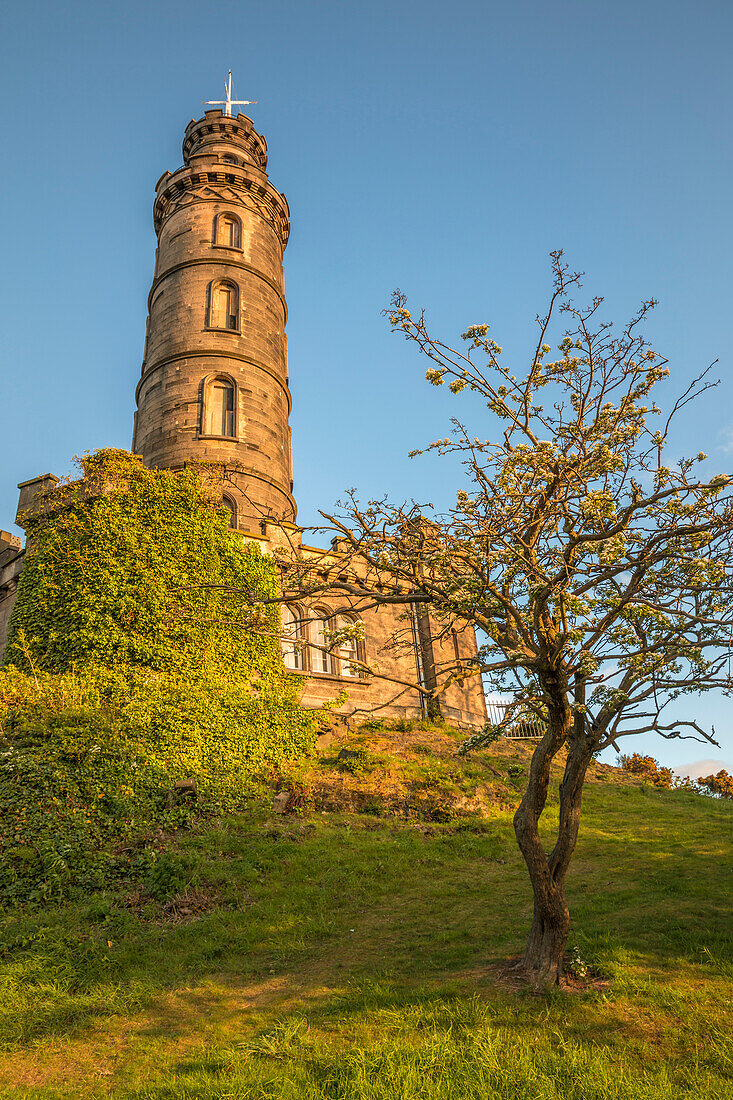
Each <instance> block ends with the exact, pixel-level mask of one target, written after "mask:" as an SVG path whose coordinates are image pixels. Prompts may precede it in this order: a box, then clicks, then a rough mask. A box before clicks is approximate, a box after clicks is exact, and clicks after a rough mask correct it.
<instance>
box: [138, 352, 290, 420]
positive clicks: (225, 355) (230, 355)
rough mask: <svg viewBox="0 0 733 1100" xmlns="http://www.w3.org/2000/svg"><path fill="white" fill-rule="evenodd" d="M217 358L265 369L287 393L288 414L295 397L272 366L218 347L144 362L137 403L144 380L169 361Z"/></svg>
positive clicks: (179, 353) (178, 353) (177, 353)
mask: <svg viewBox="0 0 733 1100" xmlns="http://www.w3.org/2000/svg"><path fill="white" fill-rule="evenodd" d="M202 357H203V358H216V359H236V360H238V361H239V362H240V363H249V364H250V366H252V367H256V368H257V369H258V370H261V371H263V372H264V373H265V374H267V375H269V376H270V378H272V379H273V380H274V381H275V382H277V384H278V386H279V387H280V389H281V390H282V391H283V393H284V394H285V398H286V400H287V403H288V415H289V414H290V410H291V409H292V407H293V398H292V395H291V393H290V390H289V389H288V385H287V382H284V381H283V380H282V378H280V377H279V375H277V374H276V373H275V372H274V371H273V370H271V368H270V367H267V366H265V364H264V363H262V362H260V360H258V359H253V358H252V356H251V355H242V354H241V353H240V352H236V351H218V350H217V349H216V348H200V349H198V350H197V351H193V350H192V351H179V352H176V353H175V355H166V356H164V357H163V358H162V359H158V360H157V362H155V363H153V364H152V366H150V367H147V368H146V367H145V365H144V364H143V372H142V375H141V378H140V381H139V382H138V384H137V386H136V387H135V404H136V405H138V406H139V405H140V388H141V386H142V384H143V382H147V380H148V379H149V378H150V376H151V375H152V374H154V373H155V372H156V371H157V370H159V369H160V367H164V366H166V365H167V364H168V363H175V361H176V360H177V359H201V358H202Z"/></svg>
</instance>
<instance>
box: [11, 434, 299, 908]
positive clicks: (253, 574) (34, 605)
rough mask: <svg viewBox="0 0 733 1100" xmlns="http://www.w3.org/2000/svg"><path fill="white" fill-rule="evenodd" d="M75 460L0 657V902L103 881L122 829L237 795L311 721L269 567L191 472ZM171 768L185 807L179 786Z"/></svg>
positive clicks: (35, 543)
mask: <svg viewBox="0 0 733 1100" xmlns="http://www.w3.org/2000/svg"><path fill="white" fill-rule="evenodd" d="M82 471H83V474H84V479H83V480H82V481H79V482H71V483H69V484H67V485H63V486H60V487H59V488H57V489H54V490H53V491H52V492H50V493H48V494H46V495H45V497H44V501H43V504H44V508H43V512H42V514H40V515H38V516H36V517H29V518H28V521H27V522H28V527H27V530H28V543H29V546H30V552H29V553H28V555H27V558H26V565H25V568H24V570H23V573H22V574H21V578H20V583H19V586H18V599H17V603H16V606H15V610H14V614H13V618H12V621H11V625H10V637H9V643H8V646H7V649H6V652H5V656H4V660H3V666H4V667H3V668H2V669H0V726H1V731H2V741H3V744H2V745H1V746H0V748H1V749H2V756H0V817H1V818H2V820H3V823H4V828H3V830H2V833H0V897H3V896H4V897H5V898H6V899H12V900H13V901H16V902H17V901H21V900H23V899H28V900H30V901H36V902H37V901H43V900H45V899H46V898H48V897H51V896H54V895H59V894H68V893H70V892H74V891H79V890H82V891H86V890H87V889H96V888H98V887H99V885H100V884H101V883H102V882H103V881H105V879H106V878H108V877H109V875H110V874H113V873H114V874H124V871H125V864H126V861H130V860H132V859H133V856H132V855H126V854H125V853H126V847H125V844H126V842H128V841H129V840H130V838H134V837H139V836H140V835H143V836H144V834H145V831H146V830H150V828H151V827H152V826H153V825H156V826H159V825H160V824H163V825H165V826H171V827H172V826H175V825H176V824H179V823H181V822H182V821H184V820H185V819H186V818H187V817H188V816H190V815H191V814H192V813H194V812H195V813H197V814H200V813H203V812H211V813H218V812H221V811H222V810H226V809H233V808H236V807H237V806H239V805H241V803H242V802H243V800H245V799H246V798H247V796H248V795H249V794H250V793H251V791H252V789H253V785H254V784H256V782H257V777H258V776H262V775H263V774H264V773H266V772H267V771H268V770H271V769H272V768H273V767H275V766H277V765H280V764H282V763H284V762H285V761H286V760H288V759H293V758H296V757H298V756H301V755H303V754H304V753H305V752H308V751H309V750H310V749H311V748H312V746H313V743H314V739H315V728H316V725H317V720H318V716H317V715H316V714H314V713H313V712H310V711H305V710H303V709H302V708H301V707H300V706H299V705H298V693H299V690H300V687H301V682H300V680H299V679H298V678H297V677H295V676H293V675H292V674H291V673H289V672H288V671H287V670H286V669H285V667H284V665H283V662H282V657H281V654H280V647H279V641H278V630H279V619H278V610H277V606H276V605H274V604H267V603H264V602H263V601H265V600H267V599H268V598H271V597H272V596H273V595H275V594H276V591H277V574H276V570H275V567H274V565H273V563H272V561H271V560H270V559H268V558H267V557H266V556H265V555H263V554H262V553H261V551H260V549H259V547H258V546H257V544H243V542H242V540H241V537H240V536H239V535H237V533H236V532H232V531H230V530H229V529H228V526H227V515H226V512H225V511H224V510H223V509H222V508H221V507H220V506H219V507H217V506H216V503H215V499H211V497H210V496H209V495H208V494H207V492H206V491H205V490H204V488H203V487H202V481H201V478H200V477H199V475H198V474H197V473H196V472H195V471H190V470H185V471H183V472H182V473H171V472H169V471H160V470H149V469H146V468H145V467H143V466H142V465H141V464H140V462H139V461H138V460H137V459H136V458H135V457H134V456H133V455H129V454H127V453H126V452H119V451H102V452H97V453H96V454H94V455H91V456H87V457H85V459H83V460H82ZM212 585H213V586H214V587H208V586H212ZM179 779H194V780H195V781H196V785H197V797H196V800H195V803H189V802H186V801H182V802H179V801H177V800H176V799H175V798H172V797H171V788H172V786H173V784H174V783H175V781H176V780H179ZM128 846H129V845H128ZM133 848H134V845H133Z"/></svg>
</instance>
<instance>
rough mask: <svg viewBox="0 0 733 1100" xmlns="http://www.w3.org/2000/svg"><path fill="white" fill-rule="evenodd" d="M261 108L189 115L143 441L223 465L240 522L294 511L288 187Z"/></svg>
mask: <svg viewBox="0 0 733 1100" xmlns="http://www.w3.org/2000/svg"><path fill="white" fill-rule="evenodd" d="M266 167H267V144H266V142H265V139H264V137H262V136H261V135H260V134H258V133H257V132H256V131H255V129H254V127H253V125H252V122H251V120H250V119H249V118H247V117H246V116H245V115H243V114H239V115H238V116H237V117H236V118H234V117H231V116H230V115H228V114H226V113H222V112H221V111H219V110H212V111H207V112H206V114H205V116H204V117H203V118H202V119H200V120H199V121H198V122H194V121H192V122H190V123H189V125H188V127H187V128H186V134H185V137H184V140H183V167H182V168H179V169H178V170H177V171H176V172H173V173H170V172H165V173H164V175H162V176H161V178H160V180H159V181H158V183H157V185H156V199H155V204H154V209H153V216H154V223H155V231H156V233H157V235H158V248H157V252H156V258H155V274H154V277H153V285H152V287H151V290H150V296H149V298H148V321H147V330H146V337H145V351H144V355H143V365H142V376H141V378H140V382H139V384H138V387H137V392H136V397H137V413H136V414H135V429H134V433H133V442H132V449H133V451H135V452H136V453H137V454H139V455H141V456H142V458H143V461H144V462H145V464H146V465H148V466H158V467H168V468H170V469H180V468H181V467H183V466H184V465H185V464H186V463H189V462H200V461H205V462H214V463H219V464H221V465H222V466H223V467H224V469H225V497H224V501H225V504H227V506H228V507H229V508H230V509H231V511H232V525H233V526H236V527H238V528H240V529H242V530H248V531H252V532H253V533H259V532H260V530H261V529H262V523H263V521H264V520H265V519H267V518H270V519H274V520H284V521H290V522H292V521H294V520H295V514H296V507H295V500H294V499H293V495H292V487H293V482H292V448H291V436H290V427H289V424H288V416H289V413H290V406H291V398H290V391H289V389H288V356H287V337H286V335H285V321H286V318H287V306H286V302H285V295H284V291H283V252H284V249H285V245H286V244H287V240H288V233H289V230H290V216H289V210H288V204H287V202H286V200H285V197H284V196H283V195H281V194H280V193H279V192H278V191H276V190H275V188H274V187H273V186H272V184H271V183H270V181H269V179H268V177H267V172H266V171H265V169H266Z"/></svg>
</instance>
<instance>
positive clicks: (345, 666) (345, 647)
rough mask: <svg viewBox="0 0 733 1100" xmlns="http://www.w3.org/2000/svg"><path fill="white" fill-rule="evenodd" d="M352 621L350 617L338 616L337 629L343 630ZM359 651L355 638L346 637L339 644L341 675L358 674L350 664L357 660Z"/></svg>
mask: <svg viewBox="0 0 733 1100" xmlns="http://www.w3.org/2000/svg"><path fill="white" fill-rule="evenodd" d="M353 625H354V622H353V620H351V619H346V618H339V621H338V627H339V630H343V629H344V628H345V627H347V626H353ZM358 657H359V653H358V649H357V644H356V639H355V638H347V639H346V640H345V641H344V642H342V643H341V645H340V646H339V658H340V660H341V675H342V676H358V675H359V672H358V669H355V668H354V667H353V665H352V661H356V660H358Z"/></svg>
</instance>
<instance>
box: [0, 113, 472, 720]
mask: <svg viewBox="0 0 733 1100" xmlns="http://www.w3.org/2000/svg"><path fill="white" fill-rule="evenodd" d="M266 169H267V145H266V142H265V139H264V137H263V136H262V135H260V134H258V133H257V132H256V130H255V129H254V126H253V124H252V122H251V120H250V119H249V118H247V117H246V116H245V115H243V114H238V115H237V116H233V115H232V113H231V107H230V106H229V104H227V105H226V107H225V110H224V111H220V110H209V111H207V112H206V113H205V115H204V117H203V118H201V119H199V120H198V121H192V122H190V123H189V125H188V127H187V128H186V132H185V136H184V139H183V165H182V167H180V168H178V169H177V170H176V171H175V172H172V173H171V172H165V173H164V174H163V175H162V176H161V177H160V179H159V180H158V183H157V185H156V198H155V202H154V207H153V219H154V224H155V230H156V234H157V238H158V247H157V250H156V256H155V269H154V274H153V283H152V287H151V290H150V295H149V298H148V319H147V328H146V335H145V349H144V353H143V364H142V372H141V377H140V381H139V383H138V386H137V391H136V399H137V412H136V414H135V423H134V431H133V441H132V449H133V451H134V452H135V453H137V454H139V455H140V456H141V458H142V460H143V462H144V463H145V464H146V465H150V466H155V467H165V468H169V469H174V470H175V469H182V468H183V467H184V466H186V465H187V464H196V465H197V466H200V464H202V463H204V464H211V467H210V468H211V470H212V471H216V472H217V482H218V484H220V485H221V487H222V502H223V504H224V505H225V506H226V507H227V508H228V510H229V512H230V514H231V526H232V527H233V528H235V529H236V530H238V531H239V532H241V534H242V538H243V539H245V540H256V541H258V542H259V543H260V545H261V546H262V547H263V549H264V550H265V551H266V552H267V551H268V550H271V549H273V548H274V547H276V546H283V545H285V544H287V545H289V546H291V547H292V546H295V547H296V548H297V550H298V552H299V553H300V554H302V555H304V556H306V557H307V556H312V557H313V558H314V559H317V560H318V562H319V566H322V565H323V563H324V562H325V563H326V567H327V568H338V558H339V555H338V552H337V550H333V551H331V550H329V551H327V552H326V551H323V550H319V549H318V548H317V547H309V546H307V545H304V544H303V542H302V532H301V530H300V528H298V526H297V522H296V518H297V515H296V503H295V500H294V497H293V471H292V447H291V431H290V425H289V414H290V410H291V406H292V400H291V395H290V390H289V388H288V347H287V336H286V334H285V325H286V320H287V303H286V300H285V294H284V283H283V254H284V250H285V246H286V244H287V240H288V233H289V229H290V214H289V209H288V204H287V202H286V200H285V198H284V196H283V195H281V194H280V193H279V192H278V191H277V190H276V189H275V187H273V185H272V183H271V182H270V180H269V178H268V175H267V171H266ZM50 476H51V475H45V476H44V478H40V479H34V481H33V482H27V483H24V484H23V486H22V487H21V494H22V498H21V505H22V507H19V511H22V510H23V508H26V507H27V506H28V502H29V497H30V496H32V493H33V491H34V489H40V488H43V487H45V485H47V484H48V482H47V478H49V477H50ZM4 545H5V544H0V547H2V546H4ZM3 555H9V557H8V558H7V560H8V565H7V566H6V569H8V570H10V572H9V573H8V577H9V578H10V574H11V573H12V574H13V579H12V581H11V580H10V579H9V580H8V586H7V589H5V590H4V589H2V588H0V601H2V600H3V592H4V591H5V592H6V595H5V598H4V601H3V602H0V630H2V624H3V615H4V613H3V609H4V608H7V607H8V606H9V605H10V604H11V603H12V586H13V585H14V583H15V578H17V572H18V570H19V568H20V563H21V562H22V558H21V557H20V551H19V547H13V548H12V552H11V548H10V547H8V549H7V550H2V552H1V553H0V569H2V568H3V561H4V560H5V558H4V556H3ZM13 555H15V557H13ZM13 570H15V572H14V573H13ZM2 576H3V574H0V585H1V584H2ZM5 617H6V616H5ZM350 617H352V618H353V616H351V615H350V612H349V609H348V607H344V605H343V601H340V602H339V605H338V607H337V606H336V604H334V603H333V601H331V602H330V603H329V601H328V600H320V599H319V600H318V602H317V606H312V607H304V606H300V605H297V606H293V607H285V608H284V609H283V626H284V638H283V648H284V656H285V660H286V663H287V664H288V665H289V666H290V667H291V668H293V669H294V671H296V672H297V673H299V674H302V675H303V677H304V691H303V697H302V701H303V703H304V704H305V705H306V706H316V705H319V704H321V703H323V702H325V701H328V700H332V699H334V698H335V697H336V696H338V695H339V693H340V692H344V691H345V692H346V693H347V699H346V702H345V703H344V704H343V705H342V706H341V707H340V708H339V709H340V711H341V712H342V713H345V714H350V715H353V716H354V718H355V719H358V718H363V717H365V716H367V715H370V714H374V715H379V716H391V717H413V716H419V715H420V714H421V713H422V712H423V710H424V707H425V695H424V694H423V693H421V692H420V691H419V690H418V688H419V685H422V686H423V687H425V689H426V690H428V689H429V688H430V687H431V686H432V684H434V682H435V675H436V671H437V672H439V670H440V666H441V665H445V666H447V665H449V664H450V665H453V664H455V662H456V660H457V659H458V660H460V661H466V660H470V658H471V657H473V656H474V655H475V653H476V641H475V636H474V634H473V631H472V630H470V629H464V630H461V631H457V630H453V631H450V632H445V636H440V634H441V632H439V631H436V630H435V629H434V628H433V627H432V626H431V623H430V620H429V618H428V616H426V615H425V614H420V615H418V614H417V612H416V611H415V612H414V613H413V615H412V618H411V619H410V618H409V617H408V618H407V619H406V618H405V616H404V614H403V613H402V612H399V613H398V612H397V611H395V610H393V609H391V608H388V607H387V608H381V609H379V610H378V611H371V612H369V613H364V615H363V617H362V620H361V622H362V630H363V636H362V637H361V638H358V639H354V640H352V641H349V642H347V643H345V644H343V645H342V646H341V648H340V649H338V650H333V649H329V643H328V631H329V630H332V629H334V628H336V627H338V626H344V625H346V624H347V622H348V620H349V618H350ZM398 637H400V638H401V639H402V640H401V641H400V642H399V644H398V643H397V642H396V641H395V639H396V638H398ZM3 640H4V639H3V638H2V635H1V634H0V644H1V643H2V641H3ZM352 661H356V662H359V663H361V664H368V665H370V666H371V667H374V668H378V669H379V671H380V673H382V674H383V676H384V677H386V678H382V676H379V677H378V676H373V675H367V674H365V673H364V671H363V669H362V671H361V672H359V671H357V665H352V663H351V662H352ZM399 681H401V683H399ZM405 683H408V684H410V685H417V686H411V687H406V686H405ZM440 706H441V709H442V713H443V714H444V716H445V717H446V718H448V719H450V720H452V721H454V722H457V723H460V724H461V725H463V726H468V727H477V726H481V725H483V723H484V722H485V721H486V704H485V700H484V694H483V688H482V685H481V681H480V677H473V678H471V679H469V680H467V681H465V682H463V683H462V684H454V685H452V686H451V687H450V688H449V689H448V690H447V691H446V692H445V694H444V695H443V696H442V697H441V704H440Z"/></svg>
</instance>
